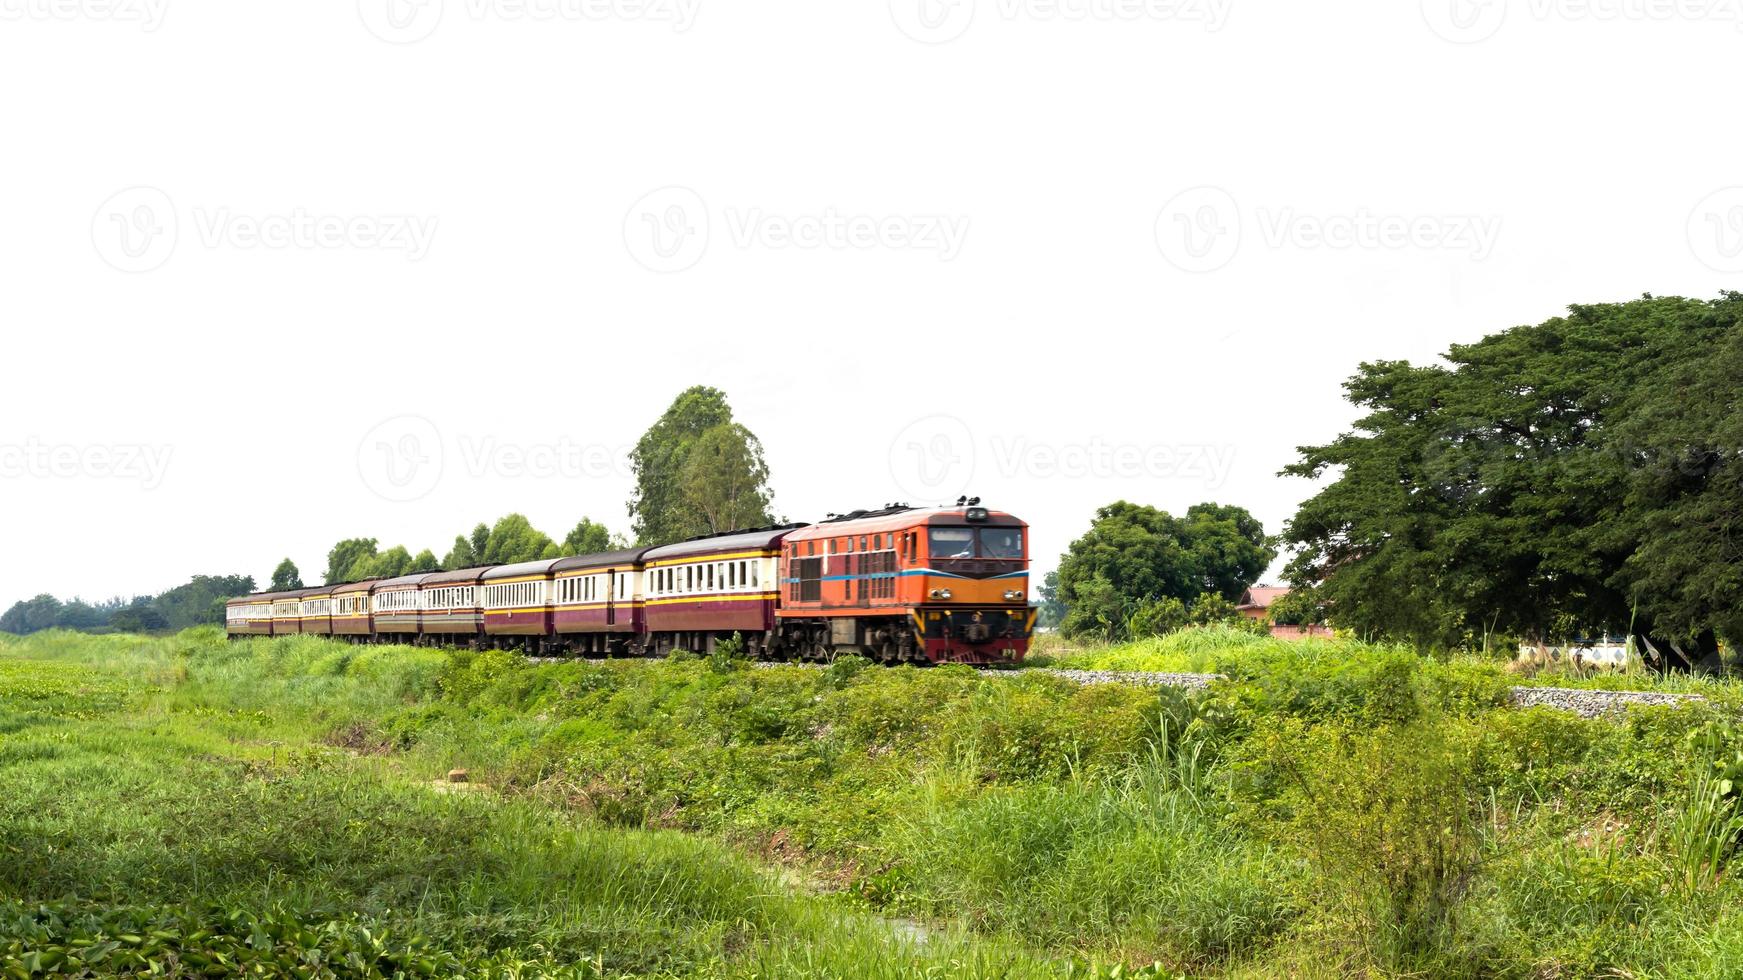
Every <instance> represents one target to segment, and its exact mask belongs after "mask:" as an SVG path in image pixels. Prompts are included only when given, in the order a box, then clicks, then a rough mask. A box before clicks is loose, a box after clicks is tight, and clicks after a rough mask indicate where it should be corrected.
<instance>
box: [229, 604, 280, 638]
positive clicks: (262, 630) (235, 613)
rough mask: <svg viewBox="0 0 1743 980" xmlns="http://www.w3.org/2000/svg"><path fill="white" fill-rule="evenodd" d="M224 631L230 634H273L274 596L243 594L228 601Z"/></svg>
mask: <svg viewBox="0 0 1743 980" xmlns="http://www.w3.org/2000/svg"><path fill="white" fill-rule="evenodd" d="M224 632H225V633H226V634H227V635H229V636H271V635H272V596H270V595H250V596H242V597H240V598H236V599H231V600H230V601H229V602H226V603H225V604H224Z"/></svg>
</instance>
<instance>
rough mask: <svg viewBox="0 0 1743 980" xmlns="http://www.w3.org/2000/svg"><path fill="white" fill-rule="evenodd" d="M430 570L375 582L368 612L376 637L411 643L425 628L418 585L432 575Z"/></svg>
mask: <svg viewBox="0 0 1743 980" xmlns="http://www.w3.org/2000/svg"><path fill="white" fill-rule="evenodd" d="M430 574H431V573H429V572H418V573H417V574H415V575H401V576H400V577H399V578H389V579H382V580H381V581H380V582H377V583H375V590H374V592H373V593H371V595H370V597H369V611H370V614H371V615H372V616H373V617H374V623H373V624H372V625H373V626H374V629H375V633H374V635H375V638H376V639H377V640H390V641H395V642H407V643H409V642H412V638H415V637H416V636H417V635H418V632H419V630H420V629H421V628H422V617H421V615H420V614H421V610H420V608H419V606H420V605H421V603H420V602H419V596H418V586H419V585H420V584H421V583H422V582H423V581H424V579H426V578H429V577H430Z"/></svg>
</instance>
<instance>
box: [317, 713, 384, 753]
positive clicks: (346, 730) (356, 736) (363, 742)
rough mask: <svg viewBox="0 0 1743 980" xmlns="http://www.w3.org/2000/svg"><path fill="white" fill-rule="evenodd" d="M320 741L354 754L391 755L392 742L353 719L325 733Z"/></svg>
mask: <svg viewBox="0 0 1743 980" xmlns="http://www.w3.org/2000/svg"><path fill="white" fill-rule="evenodd" d="M322 741H324V742H326V743H327V744H328V745H331V746H334V747H336V748H341V749H344V750H345V751H347V752H350V753H352V754H354V755H391V754H392V753H393V749H394V746H393V742H392V741H391V740H390V739H386V738H383V737H382V736H381V735H379V734H378V733H376V732H375V730H374V729H372V728H370V727H369V726H368V725H365V724H364V723H363V722H360V721H354V722H352V723H351V724H349V725H345V726H343V727H341V728H337V729H335V730H333V731H332V732H329V733H328V734H327V737H326V738H325V739H323V740H322Z"/></svg>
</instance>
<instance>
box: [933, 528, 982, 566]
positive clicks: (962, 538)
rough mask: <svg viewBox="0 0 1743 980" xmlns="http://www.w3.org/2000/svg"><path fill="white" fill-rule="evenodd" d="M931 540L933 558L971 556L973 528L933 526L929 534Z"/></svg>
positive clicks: (972, 550) (972, 551) (972, 553)
mask: <svg viewBox="0 0 1743 980" xmlns="http://www.w3.org/2000/svg"><path fill="white" fill-rule="evenodd" d="M930 537H931V542H932V557H934V558H973V557H974V528H972V527H935V528H933V529H932V533H931V535H930Z"/></svg>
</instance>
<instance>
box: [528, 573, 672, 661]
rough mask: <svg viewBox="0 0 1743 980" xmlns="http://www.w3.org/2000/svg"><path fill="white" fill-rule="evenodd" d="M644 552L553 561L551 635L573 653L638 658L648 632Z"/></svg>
mask: <svg viewBox="0 0 1743 980" xmlns="http://www.w3.org/2000/svg"><path fill="white" fill-rule="evenodd" d="M649 550H650V549H648V548H630V549H628V550H625V551H612V552H606V553H604V554H598V555H581V556H578V557H575V558H562V559H558V561H557V562H556V564H554V565H552V566H551V596H552V598H551V605H552V611H551V629H552V632H553V633H554V634H555V638H556V641H557V643H558V645H560V646H561V647H562V648H564V649H566V650H570V651H574V652H578V653H594V654H605V653H634V652H640V650H641V647H642V636H643V635H644V634H645V633H646V632H647V623H646V612H645V609H644V606H643V597H642V556H643V555H645V554H647V552H648V551H649Z"/></svg>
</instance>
